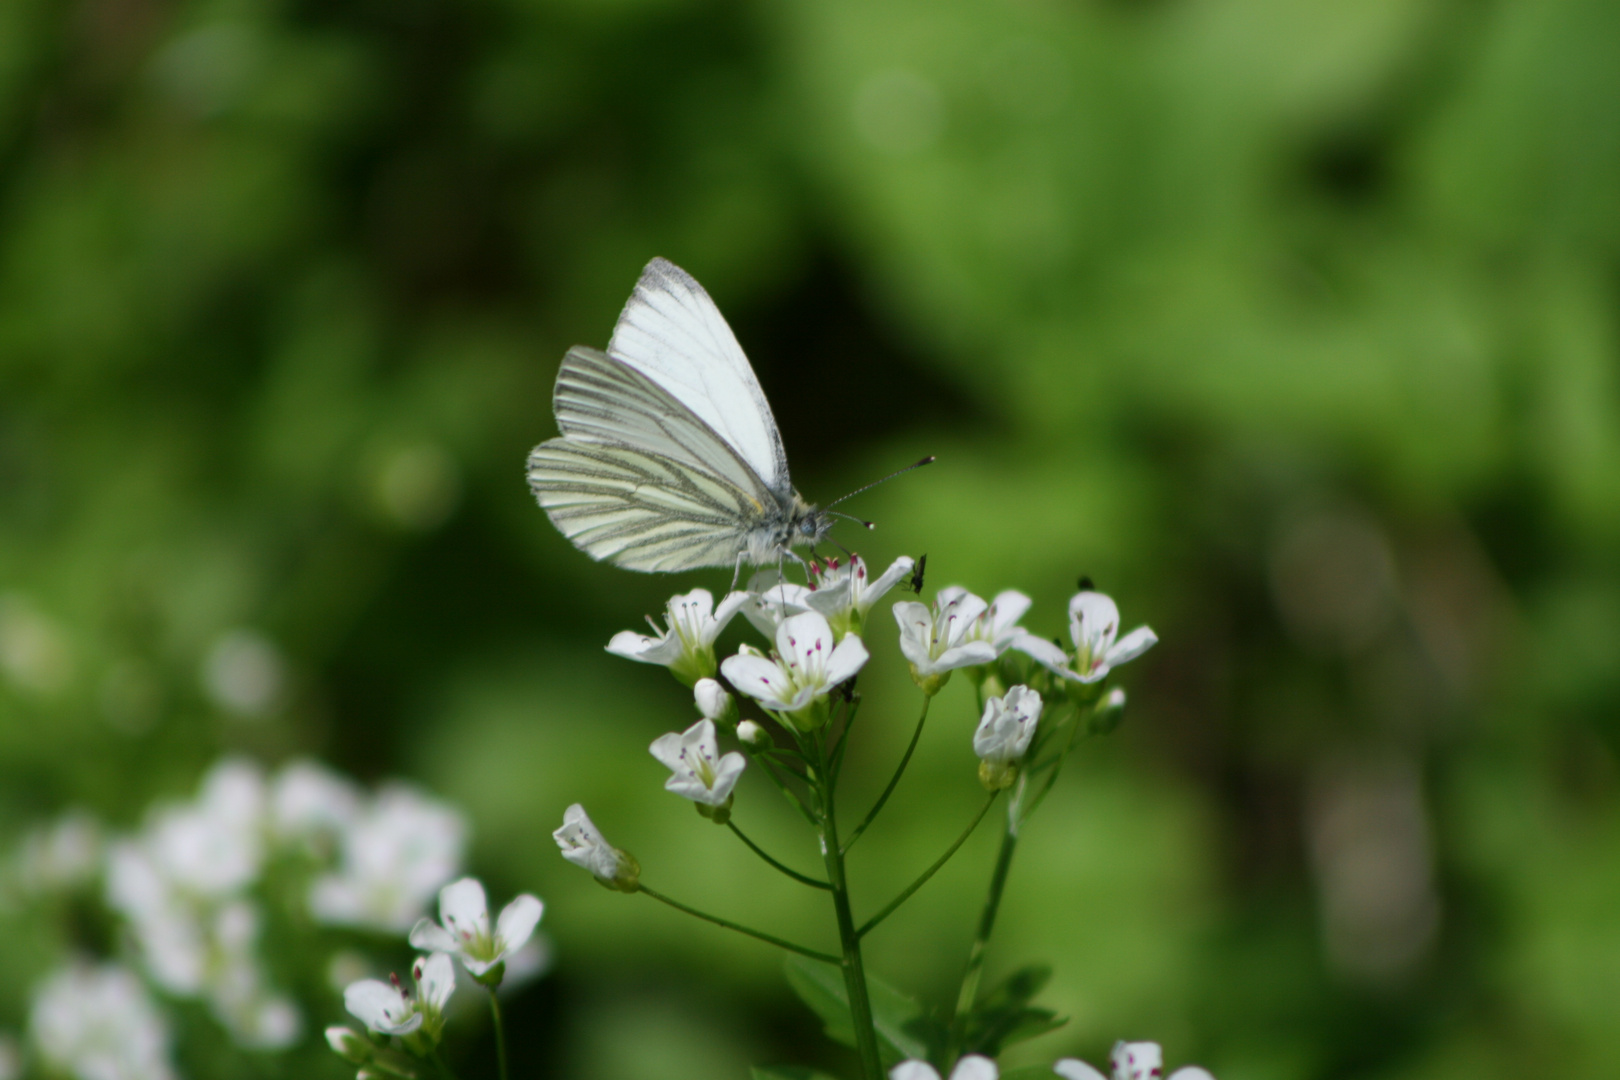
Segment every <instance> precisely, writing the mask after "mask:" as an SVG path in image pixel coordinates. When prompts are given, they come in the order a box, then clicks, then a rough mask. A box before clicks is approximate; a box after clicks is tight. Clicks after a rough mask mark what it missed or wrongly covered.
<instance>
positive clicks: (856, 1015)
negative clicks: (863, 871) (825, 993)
mask: <svg viewBox="0 0 1620 1080" xmlns="http://www.w3.org/2000/svg"><path fill="white" fill-rule="evenodd" d="M925 712H926V710H925ZM913 742H915V740H913ZM817 749H818V751H819V753H820V763H821V767H820V768H819V769H817V770H816V774H817V783H818V785H819V786H820V790H821V820H822V833H821V850H822V853H823V856H824V857H825V859H826V863H827V881H828V882H829V883H830V884H831V885H832V895H833V914H834V915H835V916H836V918H837V920H838V940H839V941H840V942H842V943H843V947H844V956H843V959H842V960H841V961H839V962H838V966H839V967H840V968H841V969H842V970H843V973H844V987H845V990H846V992H847V993H848V994H849V1018H850V1023H851V1026H852V1027H854V1029H855V1052H856V1053H857V1054H859V1055H860V1059H861V1076H862V1080H884V1077H883V1059H882V1057H881V1056H880V1055H879V1054H878V1043H877V1028H876V1027H875V1026H874V1025H873V1023H872V999H871V997H870V996H869V995H868V994H867V990H866V969H865V967H864V966H863V964H862V963H861V935H860V934H859V933H858V932H857V931H856V930H855V916H854V914H853V913H852V912H851V910H850V904H849V884H848V882H847V880H846V879H845V877H844V852H843V849H842V848H840V847H839V846H838V815H837V813H836V810H835V808H834V800H833V783H832V780H831V778H830V776H829V773H828V770H827V751H826V744H825V743H823V742H820V741H819V740H818V742H817Z"/></svg>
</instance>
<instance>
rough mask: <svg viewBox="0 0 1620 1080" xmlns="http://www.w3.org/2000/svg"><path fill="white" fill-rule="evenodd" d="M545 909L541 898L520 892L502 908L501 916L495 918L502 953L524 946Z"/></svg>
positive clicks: (514, 950)
mask: <svg viewBox="0 0 1620 1080" xmlns="http://www.w3.org/2000/svg"><path fill="white" fill-rule="evenodd" d="M545 910H546V906H545V904H543V903H541V902H540V898H539V897H537V896H531V895H529V894H528V893H520V894H518V895H517V896H515V897H513V898H512V902H511V903H510V904H507V905H506V906H505V907H504V908H502V909H501V915H500V918H498V919H496V920H495V937H496V938H497V939H499V940H498V942H497V945H498V947H499V949H500V952H501V954H502V955H505V954H506V953H509V952H516V951H517V950H519V949H521V948H523V946H524V944H525V943H526V942H528V940H529V936H530V935H531V934H533V933H534V928H535V927H536V926H538V925H539V924H540V916H541V915H542V914H544V913H545Z"/></svg>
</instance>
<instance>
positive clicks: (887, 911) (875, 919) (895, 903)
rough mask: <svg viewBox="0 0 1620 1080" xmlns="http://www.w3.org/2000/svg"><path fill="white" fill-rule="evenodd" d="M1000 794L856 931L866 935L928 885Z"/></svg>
mask: <svg viewBox="0 0 1620 1080" xmlns="http://www.w3.org/2000/svg"><path fill="white" fill-rule="evenodd" d="M999 794H1001V793H1000V792H999V791H992V792H991V793H990V795H989V797H988V798H986V799H985V800H984V805H983V806H981V807H979V812H978V813H977V814H974V815H973V820H972V821H970V822H968V827H967V828H966V829H963V830H962V835H961V836H958V837H957V838H956V840H955V841H954V842H953V843H952V844H951V846H950V847H948V848H946V849H945V854H943V855H941V856H940V857H939V858H938V859H936V860H935V861H934V865H932V866H930V867H929V868H928V869H927V870H924V871H923V872H922V876H921V877H919V878H918V879H917V880H916V881H913V882H912V883H911V884H910V885H907V886H906V888H905V891H904V892H902V893H901V894H900V895H899V896H897V897H895V898H894V899H893V900H890V901H889V903H888V906H886V907H885V908H884V909H883V910H882V911H880V912H878V913H877V914H876V915H874V916H872V917H871V918H870V919H867V920H866V922H865V923H863V924H862V925H861V928H860V929H859V930H857V931H855V933H856V934H857V935H858V936H860V937H865V936H866V934H867V932H868V931H869V930H871V929H872V928H873V927H875V926H876V925H877V924H878V923H880V922H882V921H883V920H884V919H887V918H888V917H889V916H890V915H892V914H894V911H895V909H896V908H898V907H899V906H900V905H901V904H903V903H905V902H906V901H907V900H910V899H911V894H912V893H914V892H916V891H917V890H918V889H920V888H922V887H923V886H924V885H926V884H927V883H928V879H929V878H931V877H933V876H934V874H935V873H937V872H938V871H939V868H940V867H942V866H944V865H945V864H946V863H947V862H949V861H950V859H951V856H952V855H955V854H956V849H957V848H959V847H961V846H962V845H963V844H965V843H967V838H968V837H970V836H972V835H973V830H974V829H977V828H978V827H979V822H981V821H983V820H984V815H985V814H986V813H988V812H989V810H990V807H991V805H992V804H993V803H994V802H995V801H996V796H997V795H999Z"/></svg>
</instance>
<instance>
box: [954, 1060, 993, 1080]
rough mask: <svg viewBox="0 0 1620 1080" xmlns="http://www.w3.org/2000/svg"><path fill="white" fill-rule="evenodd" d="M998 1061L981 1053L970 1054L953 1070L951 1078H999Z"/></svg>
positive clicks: (967, 1079)
mask: <svg viewBox="0 0 1620 1080" xmlns="http://www.w3.org/2000/svg"><path fill="white" fill-rule="evenodd" d="M1000 1075H1001V1074H1000V1072H999V1071H998V1070H997V1069H996V1063H995V1062H993V1061H991V1060H990V1059H989V1058H987V1057H984V1056H983V1055H981V1054H968V1055H967V1056H966V1057H964V1058H962V1059H961V1060H960V1061H958V1062H957V1063H956V1068H954V1069H952V1070H951V1080H997V1078H998V1077H999V1076H1000Z"/></svg>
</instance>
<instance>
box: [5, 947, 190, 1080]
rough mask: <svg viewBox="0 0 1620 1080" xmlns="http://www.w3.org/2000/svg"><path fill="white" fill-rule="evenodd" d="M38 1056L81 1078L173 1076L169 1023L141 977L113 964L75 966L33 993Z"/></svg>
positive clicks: (159, 1079) (160, 1079)
mask: <svg viewBox="0 0 1620 1080" xmlns="http://www.w3.org/2000/svg"><path fill="white" fill-rule="evenodd" d="M29 1028H30V1030H31V1033H32V1035H33V1039H34V1043H35V1045H36V1046H38V1047H39V1053H40V1057H41V1058H43V1059H44V1060H45V1062H46V1064H47V1065H48V1066H49V1067H50V1068H51V1069H53V1070H55V1071H57V1072H60V1073H63V1074H65V1075H69V1076H74V1077H78V1078H80V1080H172V1078H173V1077H174V1068H173V1066H172V1065H171V1064H170V1063H169V1025H168V1022H167V1020H166V1019H165V1018H164V1016H163V1014H162V1013H160V1012H159V1011H158V1009H157V1006H156V1005H154V1004H153V1002H152V999H151V998H150V997H149V996H148V995H147V993H146V989H145V988H144V987H143V986H142V985H141V982H140V980H139V979H137V978H136V977H135V976H134V974H132V973H131V972H130V971H129V970H128V969H126V968H123V967H119V966H118V965H116V964H109V965H106V966H104V967H88V966H80V965H75V966H73V967H69V968H66V969H64V970H62V971H59V972H57V973H56V974H55V975H52V976H51V977H50V978H49V979H47V980H46V981H45V983H44V984H43V985H42V986H41V987H40V988H39V989H38V990H37V991H36V992H35V994H34V1005H33V1009H32V1011H31V1013H30V1015H29Z"/></svg>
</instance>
